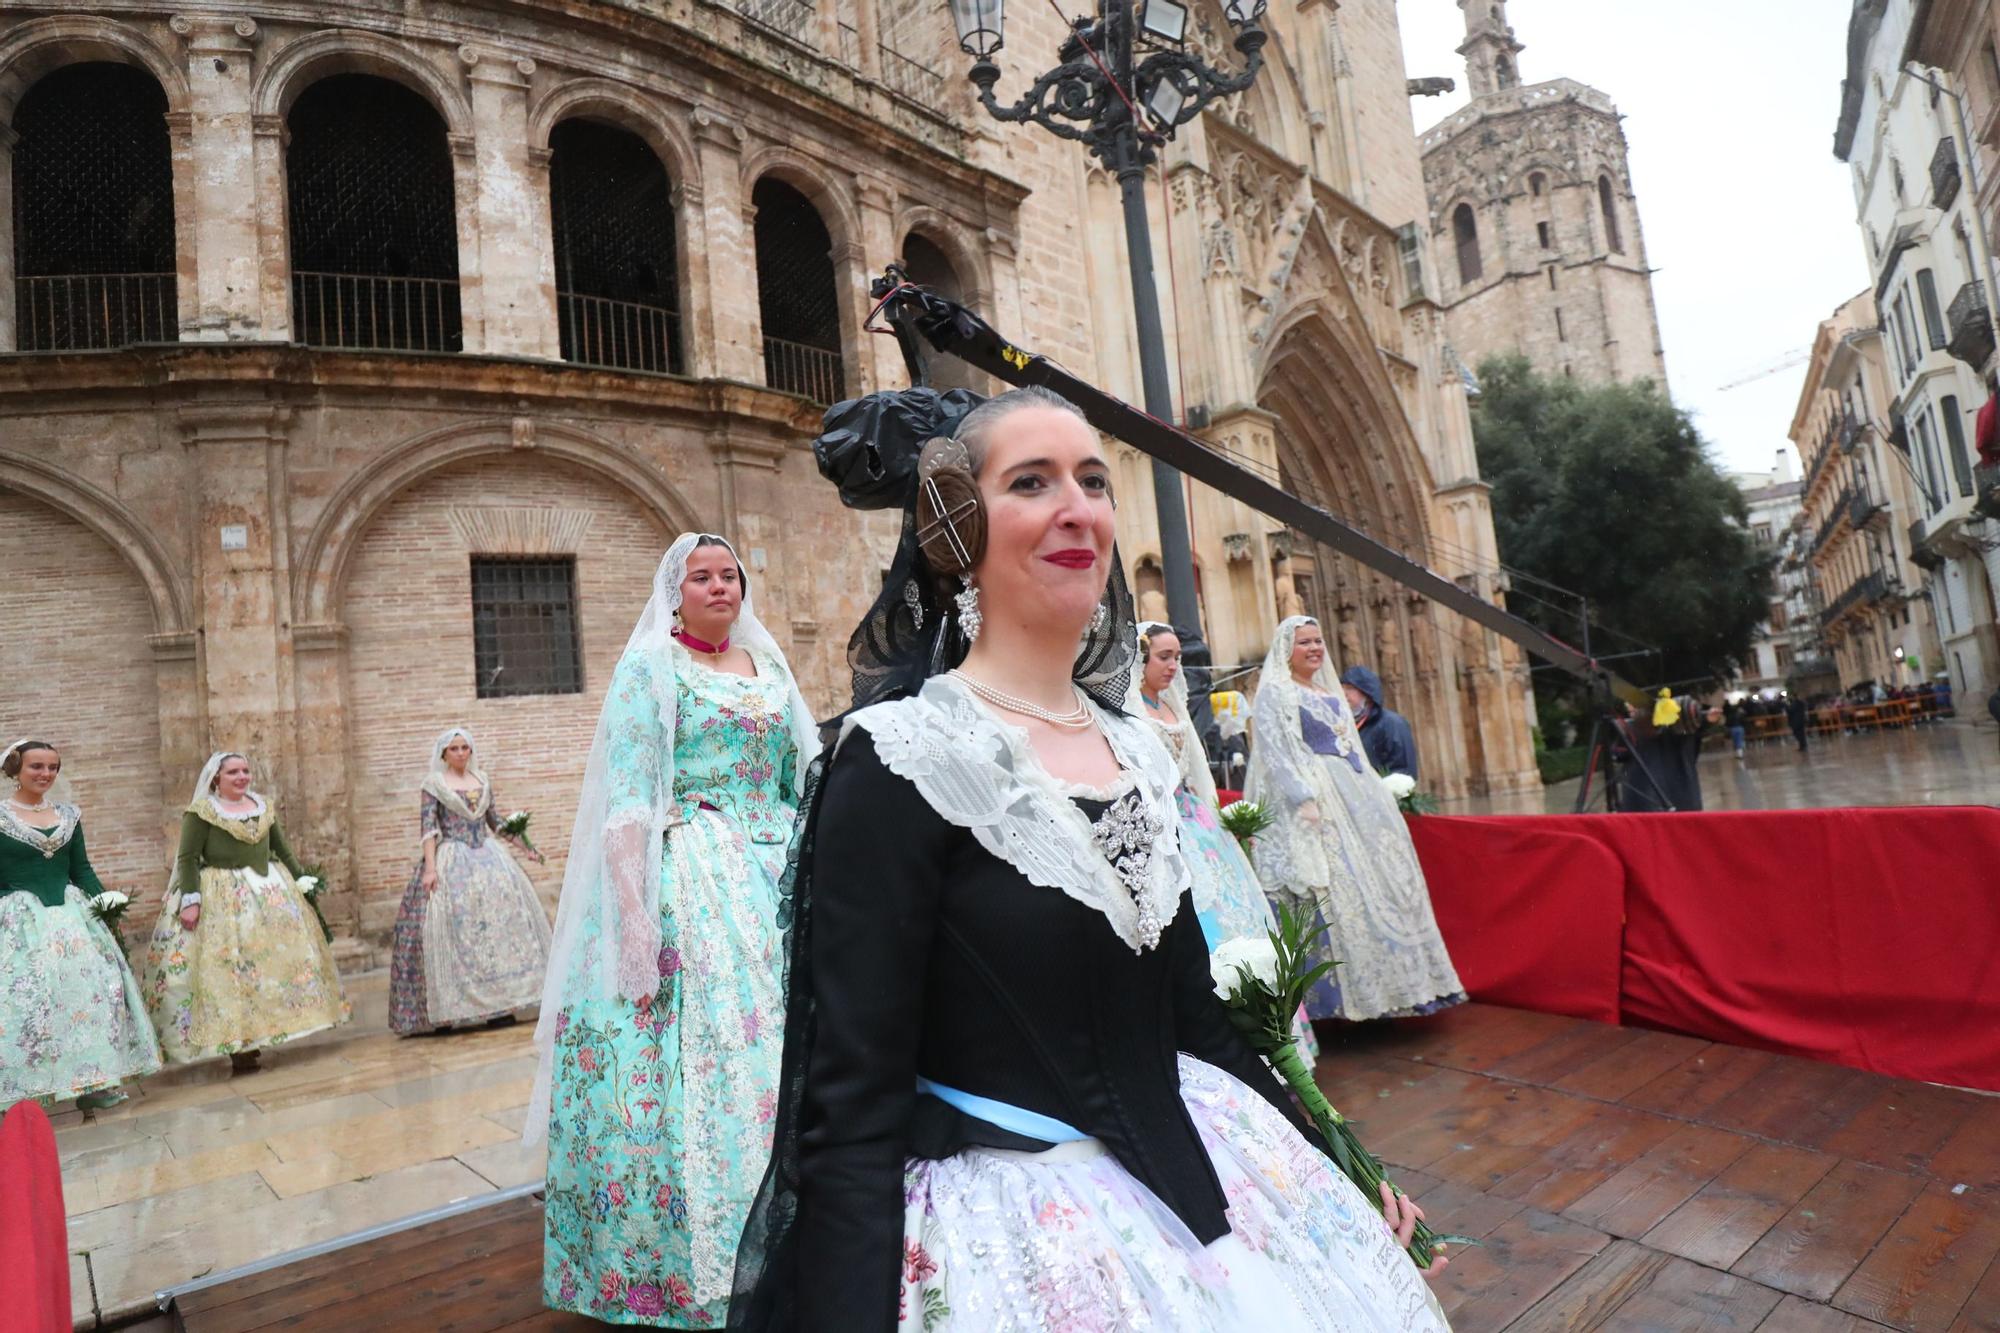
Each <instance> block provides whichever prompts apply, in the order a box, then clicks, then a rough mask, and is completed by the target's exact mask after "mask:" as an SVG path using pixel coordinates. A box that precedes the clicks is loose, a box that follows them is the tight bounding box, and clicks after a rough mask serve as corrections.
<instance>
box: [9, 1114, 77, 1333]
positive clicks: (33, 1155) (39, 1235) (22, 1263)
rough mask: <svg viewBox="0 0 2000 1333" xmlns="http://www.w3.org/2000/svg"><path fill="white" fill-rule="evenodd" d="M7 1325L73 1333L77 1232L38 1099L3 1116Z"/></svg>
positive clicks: (23, 1331) (38, 1332)
mask: <svg viewBox="0 0 2000 1333" xmlns="http://www.w3.org/2000/svg"><path fill="white" fill-rule="evenodd" d="M0 1180H4V1181H6V1182H7V1184H6V1188H4V1189H0V1306H4V1308H5V1309H6V1312H7V1313H6V1315H5V1316H4V1318H0V1323H4V1325H5V1327H7V1328H8V1329H10V1330H14V1331H15V1333H69V1328H70V1305H69V1300H70V1292H69V1229H68V1224H67V1223H66V1222H65V1220H64V1214H63V1195H62V1170H61V1167H60V1166H59V1165H58V1164H57V1161H56V1134H55V1130H54V1129H52V1128H50V1126H49V1118H48V1116H46V1115H45V1114H43V1112H42V1108H41V1107H40V1106H37V1105H36V1104H35V1103H34V1102H17V1103H15V1105H14V1107H13V1109H12V1110H10V1111H8V1112H7V1114H6V1116H5V1118H3V1119H0Z"/></svg>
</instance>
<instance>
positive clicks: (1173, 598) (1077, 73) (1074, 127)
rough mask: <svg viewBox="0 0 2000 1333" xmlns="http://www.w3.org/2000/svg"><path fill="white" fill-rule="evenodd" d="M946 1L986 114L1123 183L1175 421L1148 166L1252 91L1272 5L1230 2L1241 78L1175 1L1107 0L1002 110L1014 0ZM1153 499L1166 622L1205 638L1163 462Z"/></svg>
mask: <svg viewBox="0 0 2000 1333" xmlns="http://www.w3.org/2000/svg"><path fill="white" fill-rule="evenodd" d="M948 2H949V4H950V6H951V15H952V21H953V22H954V23H955V24H956V25H957V27H958V44H959V47H960V49H962V50H963V51H964V52H965V53H966V54H967V55H969V56H971V57H972V58H973V64H972V69H971V71H970V77H971V79H972V82H973V85H974V86H975V87H977V88H978V89H979V101H980V104H981V105H983V106H984V107H985V108H986V110H987V112H988V113H989V114H991V115H992V116H993V118H994V119H995V120H1001V121H1008V122H1015V123H1026V122H1032V123H1034V124H1036V125H1040V126H1041V127H1042V128H1043V129H1045V130H1047V131H1049V132H1050V133H1051V134H1054V135H1056V136H1057V137H1058V138H1062V139H1072V140H1075V141H1076V142H1078V143H1081V144H1083V145H1084V146H1085V147H1086V148H1088V149H1089V150H1090V152H1091V154H1092V155H1093V156H1095V157H1096V158H1097V159H1098V160H1099V161H1100V162H1102V163H1103V164H1104V166H1105V168H1106V169H1107V170H1108V171H1110V172H1111V173H1112V174H1113V175H1115V176H1116V177H1117V178H1118V192H1119V195H1120V198H1121V199H1122V201H1123V203H1124V206H1125V254H1126V258H1127V259H1128V260H1129V261H1130V265H1131V276H1132V307H1133V313H1134V316H1135V317H1136V319H1137V322H1138V331H1139V374H1140V379H1141V382H1142V384H1143V386H1144V389H1145V395H1146V410H1147V411H1148V412H1150V413H1152V414H1153V415H1154V416H1156V417H1158V418H1159V419H1160V420H1162V421H1172V420H1173V418H1174V409H1173V394H1172V390H1171V389H1170V388H1169V385H1168V380H1167V345H1166V338H1165V335H1164V334H1163V333H1162V331H1161V327H1160V296H1159V289H1158V288H1157V287H1156V286H1154V283H1153V237H1152V230H1151V227H1150V226H1149V224H1148V222H1147V218H1146V197H1145V188H1146V168H1147V167H1149V166H1151V165H1152V164H1153V163H1154V161H1155V160H1156V158H1157V148H1158V145H1159V144H1161V143H1163V142H1165V141H1166V140H1167V139H1170V138H1172V137H1173V133H1174V130H1175V129H1176V128H1177V127H1179V126H1181V125H1185V124H1187V123H1188V122H1189V121H1191V120H1193V119H1194V118H1195V117H1196V116H1198V115H1200V114H1201V112H1202V109H1203V108H1204V107H1206V106H1207V105H1208V104H1209V103H1210V102H1213V101H1214V100H1215V99H1216V98H1218V97H1227V96H1229V95H1230V94H1232V93H1239V92H1242V91H1243V90H1244V89H1245V88H1248V87H1249V86H1250V84H1251V81H1252V80H1254V79H1255V78H1256V77H1257V72H1258V71H1259V70H1260V69H1262V68H1263V66H1264V41H1265V34H1264V30H1263V29H1262V28H1260V27H1258V26H1257V21H1258V19H1260V18H1262V17H1263V14H1264V7H1265V0H1228V3H1227V4H1226V5H1225V11H1226V12H1227V14H1228V16H1229V21H1230V23H1231V24H1232V25H1233V26H1234V27H1235V28H1236V29H1237V33H1236V50H1237V52H1238V53H1239V54H1241V55H1242V57H1243V68H1242V69H1241V70H1240V71H1238V72H1237V73H1235V74H1226V73H1224V72H1223V71H1220V70H1217V69H1215V68H1214V67H1213V66H1211V65H1209V64H1208V63H1207V62H1206V61H1204V60H1203V59H1202V58H1201V56H1200V55H1199V54H1197V53H1195V52H1193V51H1189V50H1186V49H1185V48H1184V42H1185V40H1186V37H1187V26H1188V20H1189V14H1188V10H1187V8H1186V7H1185V6H1184V5H1182V4H1180V3H1177V0H1100V3H1099V8H1098V11H1097V13H1096V14H1094V15H1092V16H1090V17H1087V18H1079V19H1076V20H1074V31H1072V32H1071V34H1070V36H1069V38H1068V40H1066V41H1065V42H1064V43H1063V44H1062V46H1061V48H1060V49H1059V50H1058V51H1057V55H1058V56H1059V57H1060V59H1061V61H1062V63H1061V64H1060V65H1058V66H1056V67H1055V68H1054V69H1052V70H1049V71H1048V72H1047V73H1045V74H1043V75H1041V76H1040V77H1039V78H1037V79H1036V80H1035V81H1034V83H1033V84H1031V85H1030V86H1029V88H1028V90H1027V92H1025V93H1023V94H1022V95H1021V97H1020V99H1019V100H1018V101H1016V102H1015V103H1014V104H1013V105H1012V106H1002V105H1000V103H999V101H998V99H996V98H995V97H994V95H993V85H994V84H996V83H998V82H999V80H1000V67H999V66H998V65H996V64H994V63H993V56H994V54H995V53H996V52H998V51H999V50H1000V45H1001V6H1002V4H1003V3H1004V0H948ZM1121 90H1123V91H1122V92H1121ZM1128 98H1129V99H1130V100H1129V101H1128V100H1127V99H1128ZM1135 111H1136V112H1137V113H1138V114H1137V115H1135V114H1134V113H1135ZM1141 116H1143V121H1142V120H1141V119H1140V117H1141ZM1153 502H1154V506H1155V508H1156V509H1157V510H1158V512H1159V520H1160V564H1161V567H1162V572H1163V573H1164V574H1165V581H1166V592H1167V617H1168V619H1170V620H1171V621H1173V623H1174V624H1175V625H1177V626H1180V627H1181V628H1182V629H1183V630H1190V631H1193V633H1194V635H1195V636H1196V637H1197V638H1198V637H1199V636H1200V634H1201V608H1200V604H1199V603H1198V602H1197V600H1196V598H1195V586H1194V552H1193V550H1192V549H1191V543H1190V540H1189V537H1188V520H1187V505H1186V503H1185V500H1184V498H1183V495H1182V491H1181V474H1180V473H1179V472H1177V471H1175V470H1174V469H1173V468H1171V467H1169V466H1167V465H1166V464H1165V463H1162V462H1159V461H1158V460H1157V459H1156V460H1154V463H1153Z"/></svg>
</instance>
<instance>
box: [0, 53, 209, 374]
mask: <svg viewBox="0 0 2000 1333" xmlns="http://www.w3.org/2000/svg"><path fill="white" fill-rule="evenodd" d="M166 116H167V95H166V94H165V93H164V92H162V91H161V90H160V85H159V83H158V81H157V80H155V79H154V78H153V76H152V75H151V74H148V73H146V72H145V71H144V70H140V69H134V68H132V67H131V66H129V65H114V64H108V63H103V62H96V61H91V62H86V63H83V64H77V65H68V66H65V67H64V68H62V69H59V70H56V71H55V72H54V73H52V74H49V75H47V76H46V77H44V78H42V79H41V80H40V81H39V82H37V83H36V84H35V85H34V86H33V87H32V88H30V89H29V90H28V92H27V95H26V96H24V97H23V98H22V99H21V105H20V108H19V109H18V110H17V111H16V112H15V113H14V124H13V129H14V132H15V134H17V135H18V136H19V138H18V139H17V141H16V142H15V144H14V155H13V156H14V163H13V167H14V170H13V177H14V180H13V184H14V309H15V325H16V328H17V330H18V333H17V340H16V346H17V347H18V349H19V350H20V351H23V352H32V351H65V350H69V349H72V348H82V347H123V346H126V345H127V344H130V343H135V342H161V341H170V340H172V339H173V338H175V337H177V336H178V335H179V324H180V314H179V307H178V300H177V297H176V293H175V259H174V180H173V176H174V172H173V150H172V146H171V144H170V143H169V142H168V138H167V119H166Z"/></svg>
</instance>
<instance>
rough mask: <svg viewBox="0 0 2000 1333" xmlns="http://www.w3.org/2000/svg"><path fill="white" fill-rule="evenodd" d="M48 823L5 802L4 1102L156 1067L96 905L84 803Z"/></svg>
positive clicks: (0, 950) (0, 928)
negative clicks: (82, 813)
mask: <svg viewBox="0 0 2000 1333" xmlns="http://www.w3.org/2000/svg"><path fill="white" fill-rule="evenodd" d="M46 818H47V819H48V820H49V821H50V822H49V823H48V824H47V825H45V826H44V825H39V824H33V823H29V822H28V820H27V817H24V816H21V815H18V814H16V813H15V812H14V810H13V809H12V808H10V807H8V806H6V805H5V804H4V803H0V1106H11V1105H12V1104H13V1103H15V1102H17V1101H20V1100H21V1099H23V1098H27V1097H76V1096H80V1095H81V1094H83V1093H87V1092H97V1091H101V1090H104V1089H108V1088H115V1087H117V1086H118V1084H119V1082H120V1081H121V1080H123V1079H128V1078H137V1077H138V1076H140V1075H141V1074H150V1073H153V1072H154V1071H156V1070H157V1069H159V1067H160V1048H159V1045H158V1044H157V1043H156V1042H155V1041H154V1040H153V1025H152V1024H151V1023H150V1022H148V1021H147V1019H146V1010H145V1005H144V1003H143V1002H142V1001H141V1000H140V997H139V983H138V982H137V981H136V980H134V979H133V976H132V969H131V968H130V967H128V966H126V963H125V951H124V950H123V949H121V948H119V947H118V943H117V941H116V940H115V939H113V938H112V935H111V931H110V929H109V927H107V926H106V925H105V924H104V923H103V922H102V921H99V920H98V919H97V914H96V913H95V912H93V911H91V909H90V895H92V894H97V893H102V892H103V891H104V886H103V885H102V884H100V883H99V882H98V879H97V872H96V871H94V870H92V869H91V867H90V857H89V855H88V854H87V853H86V852H85V851H84V846H83V824H82V823H81V816H80V815H79V814H78V813H77V808H76V807H75V806H73V805H58V806H56V807H55V809H54V811H53V812H52V813H51V814H50V815H48V816H47V817H46Z"/></svg>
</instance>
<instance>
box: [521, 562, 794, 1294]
mask: <svg viewBox="0 0 2000 1333" xmlns="http://www.w3.org/2000/svg"><path fill="white" fill-rule="evenodd" d="M812 725H813V724H812V718H811V716H810V714H809V713H808V712H807V709H806V706H805V702H804V700H803V699H802V698H800V696H799V693H798V687H797V686H796V684H794V682H793V680H792V675H791V670H790V668H789V667H788V666H787V665H786V662H785V659H784V656H783V654H781V653H780V652H779V651H778V647H777V644H776V643H775V642H773V641H772V639H771V636H770V635H769V633H767V632H766V631H765V630H764V628H763V626H762V625H761V624H760V623H759V622H758V621H757V619H756V616H755V615H754V614H753V613H752V611H751V609H750V599H749V591H748V587H747V585H746V582H745V580H744V576H743V571H742V567H741V565H740V564H739V563H738V562H737V559H736V555H735V552H734V551H733V550H732V549H731V548H730V547H729V544H728V543H727V542H725V541H724V540H723V539H722V538H720V537H715V536H709V535H706V534H697V533H687V534H683V535H682V536H681V537H680V538H679V539H677V540H676V541H675V542H674V544H673V546H672V547H670V548H669V549H668V551H667V555H666V558H665V559H664V560H663V561H662V562H661V564H660V572H659V573H658V575H656V576H655V579H654V585H653V600H652V601H651V602H650V603H649V604H648V605H647V608H646V611H645V614H644V615H642V616H641V617H640V620H639V624H638V627H637V628H636V629H634V630H633V632H632V638H631V640H630V642H628V643H627V645H626V648H625V653H624V656H623V657H622V658H620V659H619V663H618V669H617V671H616V672H615V673H614V674H613V676H612V680H611V688H610V691H609V693H608V694H607V695H606V696H605V700H604V708H603V712H602V713H601V715H600V717H599V719H598V724H597V738H596V741H595V742H594V743H593V745H592V747H591V753H590V759H589V762H588V764H587V765H586V768H585V772H584V784H583V790H582V795H581V798H580V800H579V804H578V813H577V822H576V829H575V832H574V834H573V835H572V837H571V841H570V850H569V860H568V864H567V866H566V869H565V872H564V876H563V893H562V902H561V905H560V907H559V908H558V910H557V919H556V938H555V944H554V947H553V949H552V951H551V955H550V966H549V980H548V984H547V987H546V989H545V991H544V993H543V998H542V1014H541V1019H540V1022H539V1023H538V1025H537V1027H536V1031H535V1040H536V1045H537V1047H538V1048H539V1051H540V1055H541V1065H540V1069H539V1070H538V1073H537V1076H536V1082H535V1095H534V1100H533V1103H532V1104H531V1105H530V1107H529V1115H528V1125H527V1137H528V1138H529V1139H530V1140H531V1141H532V1140H533V1139H535V1138H538V1137H539V1136H540V1135H541V1133H543V1132H546V1133H547V1135H548V1174H547V1180H548V1193H547V1200H548V1202H547V1214H546V1215H547V1241H546V1245H545V1247H544V1260H543V1288H542V1294H543V1299H544V1300H545V1301H546V1302H547V1304H548V1305H549V1306H551V1307H552V1308H554V1309H558V1310H569V1311H574V1312H576V1313H579V1314H585V1315H590V1316H593V1317H595V1318H597V1319H602V1320H605V1321H607V1322H610V1323H615V1324H639V1325H646V1326H650V1327H660V1328H713V1327H719V1326H721V1325H722V1324H723V1322H724V1321H725V1318H726V1316H727V1313H728V1305H729V1295H730V1284H731V1281H732V1278H733V1276H734V1265H735V1259H736V1244H737V1240H738V1238H739V1237H740V1235H741V1233H742V1230H743V1223H744V1219H745V1217H746V1216H747V1215H748V1213H749V1209H750V1202H751V1199H752V1197H753V1196H754V1194H755V1193H756V1190H757V1186H758V1183H759V1181H760V1180H761V1179H762V1177H763V1173H764V1167H765V1163H766V1159H767V1157H768V1155H769V1153H770V1145H771V1127H772V1121H773V1117H774V1115H775V1113H776V1105H777V1089H778V1066H779V1059H780V1056H781V1055H782V1053H783V1043H784V1018H785V1003H784V976H783V959H784V957H785V951H784V920H783V917H782V915H781V913H780V908H779V898H778V883H779V878H780V874H781V872H782V871H783V869H784V861H785V851H786V844H787V841H788V840H789V838H790V836H791V830H792V820H793V816H794V814H795V813H796V810H797V801H798V784H799V780H800V777H801V775H802V774H803V773H804V772H805V767H806V763H807V762H808V761H809V760H810V759H811V758H812V754H813V751H814V749H815V743H814V740H813V730H812Z"/></svg>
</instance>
